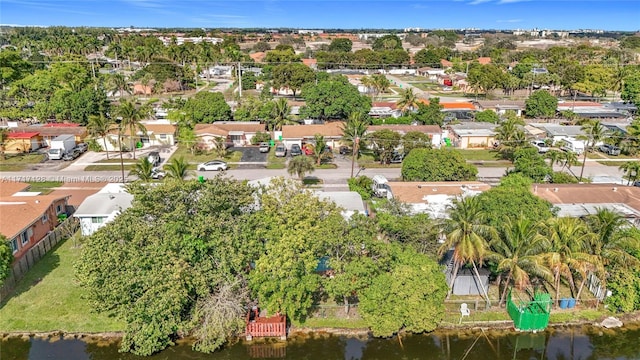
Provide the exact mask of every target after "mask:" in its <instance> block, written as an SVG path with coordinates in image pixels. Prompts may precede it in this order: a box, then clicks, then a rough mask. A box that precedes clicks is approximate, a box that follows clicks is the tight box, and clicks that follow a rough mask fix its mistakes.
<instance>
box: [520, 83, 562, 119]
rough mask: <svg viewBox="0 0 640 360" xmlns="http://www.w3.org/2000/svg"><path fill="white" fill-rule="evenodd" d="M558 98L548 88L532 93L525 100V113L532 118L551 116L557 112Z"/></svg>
mask: <svg viewBox="0 0 640 360" xmlns="http://www.w3.org/2000/svg"><path fill="white" fill-rule="evenodd" d="M557 109H558V99H557V98H556V97H555V96H553V95H551V94H550V93H549V92H548V91H546V90H539V91H536V92H534V93H533V94H531V95H530V96H529V97H528V98H527V100H526V101H525V113H526V115H527V117H532V118H550V117H552V116H553V115H555V114H556V110H557Z"/></svg>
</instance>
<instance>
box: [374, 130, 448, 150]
mask: <svg viewBox="0 0 640 360" xmlns="http://www.w3.org/2000/svg"><path fill="white" fill-rule="evenodd" d="M378 130H391V131H395V132H397V133H399V134H400V135H401V136H404V135H406V133H408V132H410V131H418V132H421V133H424V134H427V135H428V136H429V138H430V139H431V146H433V147H435V148H439V147H440V145H441V144H442V129H441V128H440V126H438V125H370V126H368V127H367V135H371V134H372V133H373V132H375V131H378Z"/></svg>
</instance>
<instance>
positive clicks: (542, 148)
mask: <svg viewBox="0 0 640 360" xmlns="http://www.w3.org/2000/svg"><path fill="white" fill-rule="evenodd" d="M531 145H533V147H534V148H536V149H538V152H539V153H541V154H542V153H546V152H548V151H549V150H551V148H549V147H548V146H547V144H545V142H544V141H542V140H534V141H532V142H531Z"/></svg>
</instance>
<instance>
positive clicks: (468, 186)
mask: <svg viewBox="0 0 640 360" xmlns="http://www.w3.org/2000/svg"><path fill="white" fill-rule="evenodd" d="M388 186H389V189H390V191H391V196H392V197H393V198H395V199H396V200H399V201H400V202H403V203H405V204H407V205H408V206H409V207H410V209H411V212H413V213H426V214H428V215H429V217H430V218H432V219H446V218H447V217H448V215H447V208H448V207H449V206H450V205H452V204H453V200H454V199H457V198H461V197H467V196H474V195H477V194H479V193H481V192H483V191H487V190H489V189H490V188H491V186H490V185H489V184H486V183H483V182H479V181H442V182H425V181H390V182H388Z"/></svg>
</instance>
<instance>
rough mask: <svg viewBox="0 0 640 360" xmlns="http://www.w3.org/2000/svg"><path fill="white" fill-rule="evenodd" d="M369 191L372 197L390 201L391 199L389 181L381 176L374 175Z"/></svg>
mask: <svg viewBox="0 0 640 360" xmlns="http://www.w3.org/2000/svg"><path fill="white" fill-rule="evenodd" d="M371 180H372V181H373V183H372V184H371V190H372V191H373V195H375V196H377V197H381V198H387V199H390V198H391V197H393V195H392V194H391V188H390V187H389V181H387V178H386V177H384V176H382V175H375V176H374V177H373V178H372V179H371Z"/></svg>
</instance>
